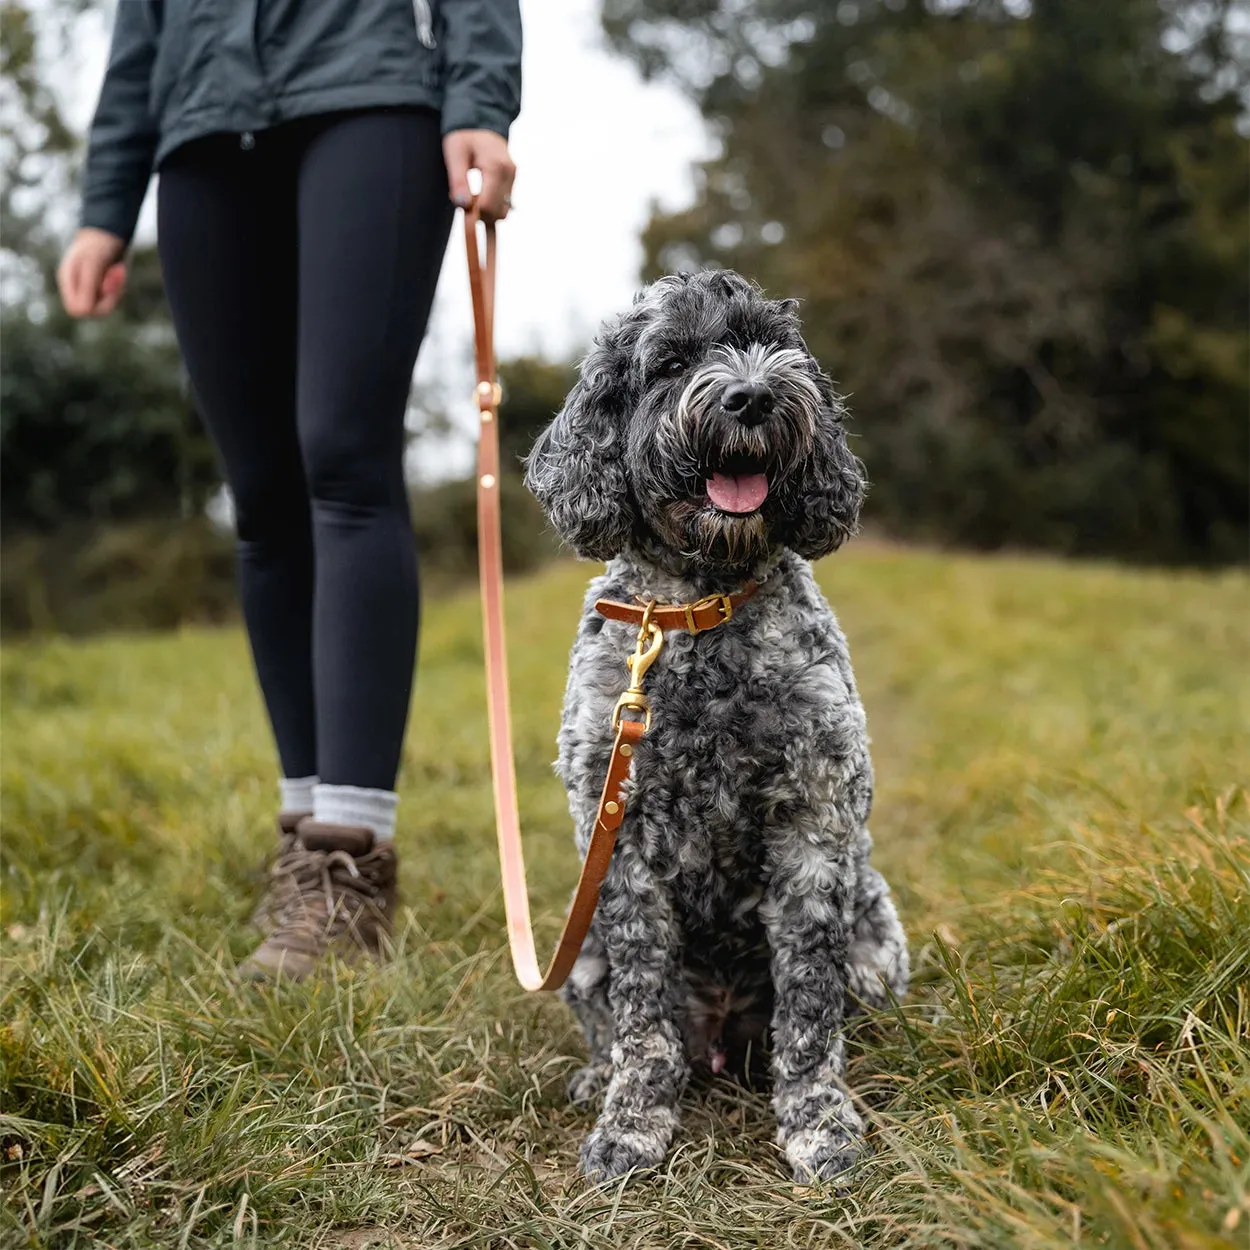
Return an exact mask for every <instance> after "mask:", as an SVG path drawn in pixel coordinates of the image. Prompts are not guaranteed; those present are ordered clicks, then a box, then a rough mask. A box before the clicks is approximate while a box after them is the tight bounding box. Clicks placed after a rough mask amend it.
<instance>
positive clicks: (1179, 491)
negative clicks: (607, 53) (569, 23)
mask: <svg viewBox="0 0 1250 1250" xmlns="http://www.w3.org/2000/svg"><path fill="white" fill-rule="evenodd" d="M604 22H605V26H606V29H607V31H608V34H609V37H610V38H611V40H612V42H613V44H614V45H615V47H616V48H617V49H618V50H619V51H620V52H621V54H622V55H625V56H629V57H632V58H633V59H634V60H635V61H636V62H637V63H638V65H639V66H640V67H641V69H642V70H643V72H644V73H647V74H653V75H654V74H663V75H667V76H670V77H672V78H674V79H675V80H677V81H678V82H679V83H680V84H681V85H682V86H683V87H684V88H685V89H686V90H687V91H688V92H690V93H691V95H692V96H693V97H694V98H695V99H696V100H697V101H698V103H699V105H700V107H701V109H702V111H703V114H704V116H705V117H706V118H707V120H708V123H709V124H710V125H711V126H712V127H713V130H714V132H715V133H716V134H717V135H718V136H719V137H720V140H721V153H720V155H719V156H718V157H717V158H716V159H715V160H713V161H711V162H710V163H709V164H707V165H706V166H705V167H704V169H703V170H702V176H701V179H700V186H699V193H698V198H697V200H696V202H695V203H694V204H693V205H692V206H691V207H690V208H689V209H688V210H687V211H685V212H681V213H677V214H674V215H667V216H666V215H662V214H661V215H657V216H655V217H653V219H652V221H651V223H650V226H649V228H648V231H647V235H646V247H647V262H646V268H647V275H648V276H654V275H655V274H657V273H660V272H663V271H665V270H671V269H675V268H690V267H693V266H697V265H706V264H719V265H728V266H732V267H734V268H737V269H740V270H742V271H743V272H745V273H748V274H750V275H752V276H753V277H755V278H757V279H758V280H759V281H760V282H762V283H763V285H764V286H765V287H766V288H767V289H769V290H770V291H773V292H776V293H784V294H787V295H796V296H799V297H801V298H802V299H803V301H804V316H805V320H806V331H807V334H808V336H809V340H810V343H811V345H812V347H813V348H814V350H815V351H816V353H817V355H818V356H820V357H821V359H822V360H823V361H824V362H825V363H826V365H827V367H828V368H829V369H830V371H831V372H832V373H833V374H834V376H835V377H836V379H837V380H838V382H839V383H840V385H841V386H842V387H843V388H844V389H845V390H846V391H849V392H850V393H851V396H852V398H851V409H852V412H853V413H854V414H855V425H854V427H853V428H854V430H855V432H856V433H857V434H858V436H859V450H860V452H861V454H862V455H863V457H864V459H865V460H866V462H867V465H868V470H869V476H870V477H871V479H872V480H873V482H874V491H873V494H872V497H871V501H870V505H869V516H870V518H871V519H872V520H874V521H875V522H877V523H879V524H881V525H884V526H885V527H887V528H888V529H890V530H891V531H893V532H895V533H898V534H901V535H904V536H918V537H924V538H931V539H937V540H940V541H945V542H954V543H961V544H970V545H974V546H978V547H997V546H1000V545H1003V544H1011V545H1021V546H1030V547H1046V548H1050V549H1053V550H1057V551H1060V552H1065V553H1087V554H1110V555H1116V556H1121V557H1127V558H1130V559H1136V560H1151V561H1195V562H1208V561H1227V560H1240V559H1244V558H1245V556H1246V554H1247V513H1248V511H1250V496H1248V494H1247V465H1248V461H1250V440H1248V438H1247V428H1248V427H1247V419H1248V415H1250V391H1248V389H1247V387H1248V378H1250V348H1248V342H1247V289H1246V286H1247V273H1248V266H1250V248H1248V244H1250V221H1248V219H1247V187H1248V181H1247V178H1248V168H1247V144H1246V139H1245V136H1244V134H1242V133H1240V132H1239V130H1238V118H1239V116H1244V113H1245V108H1246V103H1247V95H1246V89H1247V74H1248V73H1250V43H1248V42H1247V36H1248V35H1250V9H1248V8H1247V6H1245V5H1244V4H1233V3H1231V0H1225V2H1223V3H1221V2H1219V0H1198V2H1187V0H1115V3H1090V2H1089V0H1033V2H1032V3H1031V4H1030V3H1026V2H1024V0H928V2H927V3H924V2H922V0H838V2H830V3H821V4H814V3H811V0H741V2H739V3H716V2H714V0H605V3H604Z"/></svg>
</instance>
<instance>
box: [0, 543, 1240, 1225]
mask: <svg viewBox="0 0 1250 1250" xmlns="http://www.w3.org/2000/svg"><path fill="white" fill-rule="evenodd" d="M586 575H587V569H586V568H585V567H584V566H574V565H570V564H560V565H555V566H552V567H551V568H550V569H549V570H548V571H547V572H545V573H544V574H542V575H541V576H539V577H535V578H533V579H531V580H527V581H524V582H520V583H517V584H516V585H515V586H514V587H513V588H512V590H511V593H510V599H509V614H510V621H511V628H512V654H513V683H514V697H513V704H514V708H515V709H516V714H517V721H518V723H517V734H518V739H519V745H518V751H519V756H520V759H519V769H520V778H521V784H522V801H523V805H524V813H525V817H526V823H527V826H528V830H529V832H528V835H527V836H528V851H529V855H530V859H531V865H530V871H531V882H532V887H533V889H534V895H535V900H534V901H535V907H536V910H537V913H538V914H539V916H540V917H541V919H542V926H541V928H542V934H541V935H542V936H543V938H544V939H550V938H551V937H552V936H553V934H554V931H555V929H556V926H557V923H558V919H559V916H558V912H559V909H560V907H561V906H562V904H563V902H564V900H565V898H566V897H567V893H568V890H569V888H570V886H571V884H572V882H573V880H574V878H575V868H576V865H575V863H574V861H573V857H572V853H571V841H570V834H569V829H568V823H567V818H566V816H565V812H564V806H563V795H562V793H561V791H560V789H559V786H558V784H557V783H556V781H555V780H554V778H553V777H552V775H551V772H550V767H549V763H550V759H551V757H552V755H553V753H554V747H553V738H554V734H555V728H556V724H557V716H558V708H559V700H560V697H561V693H562V689H563V679H564V662H565V655H566V651H567V645H568V642H569V640H570V638H571V634H572V629H573V626H574V623H575V620H576V613H577V607H578V603H579V601H580V597H581V591H582V586H583V583H584V580H585V577H586ZM821 578H822V582H823V584H824V586H825V588H826V590H827V592H828V594H829V596H830V598H831V600H832V602H833V603H834V605H835V607H836V608H837V610H838V612H839V616H840V618H841V620H842V622H843V625H844V627H845V629H846V631H847V634H848V635H849V638H850V641H851V646H852V654H853V656H854V659H855V662H856V669H857V673H858V676H859V680H860V685H861V689H862V694H863V697H864V700H865V703H866V706H867V708H868V715H869V725H870V728H871V730H872V734H873V741H874V752H875V760H876V765H877V772H878V790H877V807H876V811H875V814H874V820H873V831H874V834H875V837H876V840H877V845H878V862H879V864H880V866H881V867H882V868H883V870H884V871H885V872H886V874H887V876H888V877H889V878H890V880H891V881H892V883H893V885H894V888H895V890H896V893H897V896H898V899H899V904H900V909H901V912H902V914H903V918H904V921H905V923H906V924H907V927H908V930H909V933H910V936H911V941H912V958H913V964H914V967H915V970H916V975H915V988H914V990H913V992H912V994H911V996H910V997H909V998H908V999H907V1000H906V1001H905V1002H904V1003H903V1004H902V1005H901V1006H900V1007H899V1008H898V1009H897V1010H895V1011H893V1012H891V1013H888V1014H887V1015H886V1016H885V1017H881V1018H878V1019H876V1020H875V1021H872V1022H870V1023H864V1024H861V1025H859V1026H858V1027H857V1028H856V1029H855V1030H854V1032H853V1035H852V1038H851V1042H850V1047H849V1053H850V1056H851V1061H850V1070H849V1080H850V1083H851V1086H852V1088H853V1089H854V1091H855V1092H856V1094H857V1096H858V1097H859V1099H860V1100H861V1103H862V1105H863V1107H864V1109H865V1113H866V1115H867V1116H868V1118H869V1120H870V1123H871V1142H872V1148H873V1150H872V1154H871V1156H870V1157H869V1158H868V1159H867V1161H866V1162H865V1163H864V1164H863V1165H862V1166H861V1167H860V1168H859V1169H858V1170H857V1172H856V1173H855V1174H853V1175H852V1176H851V1177H850V1178H849V1179H848V1180H847V1182H846V1183H845V1184H844V1185H841V1186H839V1187H833V1186H829V1187H822V1188H811V1189H804V1188H796V1187H795V1186H793V1185H792V1184H791V1182H790V1180H789V1178H788V1177H787V1175H786V1174H785V1172H784V1170H783V1168H782V1166H781V1161H780V1158H779V1154H778V1152H777V1150H776V1148H775V1147H774V1146H773V1145H772V1142H771V1124H770V1116H769V1113H768V1108H767V1102H766V1098H765V1097H764V1096H762V1095H759V1094H748V1093H745V1092H743V1091H741V1090H739V1089H737V1088H736V1087H734V1086H731V1085H729V1084H727V1083H725V1084H718V1085H715V1086H713V1087H712V1088H711V1089H710V1090H702V1091H692V1093H691V1094H690V1095H689V1096H688V1098H687V1107H686V1112H685V1122H684V1129H683V1132H682V1134H681V1136H680V1138H679V1141H678V1144H677V1147H676V1149H675V1150H674V1151H673V1153H672V1155H671V1157H670V1159H669V1161H668V1163H667V1165H666V1166H665V1168H664V1169H663V1170H662V1171H660V1172H659V1173H658V1174H654V1175H652V1176H650V1177H647V1178H640V1179H635V1180H633V1181H632V1182H630V1183H624V1184H622V1183H619V1182H618V1183H615V1184H610V1185H606V1186H603V1187H600V1188H592V1187H588V1186H587V1185H586V1184H584V1183H583V1182H582V1181H581V1180H580V1179H579V1178H578V1177H577V1175H576V1173H575V1169H574V1164H575V1160H576V1151H577V1145H578V1142H579V1140H580V1138H581V1136H582V1135H583V1134H584V1133H585V1132H586V1131H587V1129H588V1128H589V1125H590V1122H591V1115H590V1113H587V1112H582V1111H576V1110H572V1109H570V1108H569V1107H567V1106H566V1104H565V1101H564V1096H563V1090H564V1082H565V1079H566V1077H567V1075H568V1073H569V1072H570V1070H571V1069H572V1068H573V1067H574V1066H575V1065H576V1064H577V1062H578V1058H577V1057H578V1055H579V1054H580V1041H579V1039H578V1036H577V1035H576V1033H575V1031H574V1029H573V1027H572V1024H571V1018H570V1016H569V1015H568V1013H567V1012H566V1010H565V1008H564V1007H563V1005H562V1004H561V1003H559V1002H558V1001H556V1000H554V999H550V998H545V997H531V996H526V995H524V994H523V993H522V992H521V991H520V990H519V989H518V988H517V987H516V985H515V983H514V982H513V980H512V977H511V971H510V967H509V965H508V961H507V956H506V953H505V952H504V951H503V950H502V946H501V943H502V941H503V929H502V923H501V919H502V906H501V900H500V895H499V891H498V886H497V881H496V875H495V873H496V867H495V858H494V847H493V830H492V826H491V817H490V796H489V772H488V764H487V756H486V744H485V737H484V712H483V690H482V680H481V675H480V635H479V626H478V617H477V605H476V600H475V598H474V597H473V596H472V595H465V596H463V597H460V598H452V599H444V600H440V601H438V602H435V603H433V604H431V605H430V606H429V608H428V611H427V620H426V628H425V632H424V636H423V641H422V661H421V671H420V679H419V683H418V689H417V697H416V710H415V713H414V719H413V725H412V731H411V733H410V735H409V741H408V746H407V754H406V757H405V762H404V769H403V776H402V781H401V786H402V790H403V793H404V803H403V805H402V807H401V822H402V828H401V835H400V836H401V839H402V840H401V843H400V846H401V848H402V853H403V886H404V890H405V894H406V899H407V902H408V905H409V909H410V910H408V911H406V912H405V913H404V916H405V928H404V932H403V935H402V943H401V945H402V950H401V955H400V958H399V959H398V960H397V961H396V962H395V963H394V964H393V965H391V966H390V967H388V968H386V969H383V970H376V971H374V970H365V971H351V970H349V969H347V968H342V967H340V968H337V969H334V970H332V971H331V973H329V974H328V975H327V976H326V977H324V978H323V979H321V980H319V981H317V982H315V983H312V984H309V985H305V986H285V987H279V988H276V989H275V988H267V989H256V988H248V987H245V986H240V985H238V984H236V982H235V981H234V979H233V978H232V968H233V966H234V963H235V961H236V960H237V959H239V958H240V957H241V956H242V955H243V954H244V953H245V952H246V951H247V950H248V949H249V945H250V943H251V942H252V941H253V940H254V938H253V935H252V934H251V933H250V932H249V931H248V929H247V927H246V917H247V915H248V913H249V911H250V908H251V906H252V903H253V901H254V898H255V890H256V887H257V883H258V880H259V876H258V873H257V867H258V864H259V861H260V860H261V859H262V857H263V856H264V854H265V852H266V851H267V850H268V848H269V845H270V842H271V833H270V828H269V821H270V820H271V816H272V799H273V790H274V778H273V774H272V765H271V762H270V759H271V752H270V744H269V740H268V731H267V728H266V725H265V723H264V720H263V717H262V714H261V711H260V707H259V704H258V700H257V696H256V694H255V692H254V689H253V683H252V677H251V672H250V668H249V662H248V658H247V653H246V649H245V645H244V642H243V640H242V638H241V636H240V634H239V633H238V631H237V630H234V629H221V630H198V631H197V630H188V631H185V632H182V633H179V634H171V635H163V636H151V637H113V638H107V639H102V640H97V641H91V642H87V643H80V644H70V643H66V642H59V641H49V642H46V643H40V644H33V643H32V644H25V645H21V646H12V647H9V648H8V649H7V650H6V651H5V653H4V655H3V695H4V707H3V716H4V722H3V729H4V734H3V838H4V843H3V854H4V871H3V908H4V910H3V923H2V931H3V936H2V938H0V941H2V943H3V945H2V948H0V953H2V956H3V973H4V975H3V989H2V991H0V995H2V1010H0V1064H2V1066H0V1096H2V1099H3V1102H2V1105H0V1178H2V1180H3V1190H4V1199H3V1201H4V1205H3V1209H2V1210H0V1243H2V1244H3V1245H4V1246H5V1247H9V1246H13V1247H17V1246H26V1245H29V1246H48V1247H71V1246H76V1247H87V1246H92V1247H96V1246H113V1247H139V1246H170V1247H184V1248H192V1247H203V1246H220V1245H253V1246H284V1245H298V1246H315V1247H373V1246H377V1247H382V1246H395V1247H451V1246H456V1247H469V1246H475V1247H496V1246H525V1247H529V1246H534V1247H552V1248H554V1247H575V1246H584V1247H617V1246H631V1247H632V1246H648V1247H650V1246H655V1247H666V1246H674V1247H696V1246H698V1247H724V1248H735V1250H736V1248H738V1247H748V1246H767V1247H799V1246H803V1247H808V1246H813V1247H816V1246H831V1247H832V1246H846V1247H850V1246H861V1245H862V1246H870V1247H890V1248H894V1247H920V1246H942V1247H946V1246H953V1247H1000V1246H1001V1247H1025V1248H1028V1250H1032V1248H1038V1250H1041V1248H1044V1247H1060V1246H1071V1245H1081V1246H1110V1247H1121V1246H1122V1247H1131V1248H1133V1250H1200V1248H1201V1250H1206V1248H1209V1247H1224V1246H1228V1247H1245V1246H1246V1245H1247V1244H1248V1243H1250V805H1248V799H1247V793H1246V790H1245V789H1244V787H1245V785H1246V783H1247V777H1248V776H1250V734H1248V732H1247V720H1246V714H1247V709H1248V708H1250V666H1248V664H1247V658H1248V657H1250V579H1248V578H1247V577H1246V575H1245V574H1244V573H1226V574H1218V575H1198V574H1184V575H1181V574H1162V573H1139V572H1127V571H1123V570H1119V569H1116V568H1112V567H1105V566H1097V565H1064V564H1061V563H1057V562H1050V561H1044V560H1035V559H1024V558H1006V557H1003V558H972V557H955V556H949V555H940V554H935V553H925V552H916V551H901V550H896V549H893V548H890V547H885V546H874V545H872V544H867V543H865V544H861V545H860V546H858V547H856V546H854V545H853V546H852V548H851V550H850V551H848V552H847V553H845V554H842V555H839V556H837V557H835V558H834V559H832V560H830V561H828V562H827V563H825V564H824V565H823V566H822V568H821ZM623 671H624V669H623V668H622V672H623Z"/></svg>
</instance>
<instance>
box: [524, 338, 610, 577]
mask: <svg viewBox="0 0 1250 1250" xmlns="http://www.w3.org/2000/svg"><path fill="white" fill-rule="evenodd" d="M616 339H617V333H616V332H613V331H610V332H607V333H605V334H604V336H603V338H602V339H601V340H600V342H599V343H597V344H596V346H595V348H594V349H593V350H592V351H591V353H590V355H589V356H587V357H586V359H585V361H583V363H582V370H581V376H580V378H579V379H578V382H577V385H576V386H574V387H573V389H572V391H570V392H569V396H568V398H567V399H566V400H565V401H564V407H563V409H561V411H560V412H559V413H558V414H557V415H556V418H555V420H554V421H552V423H551V424H550V425H549V426H548V427H547V428H546V429H545V430H544V431H543V432H542V433H541V434H540V435H539V436H538V439H537V440H536V441H535V443H534V446H533V448H532V449H531V451H530V454H529V456H528V457H526V461H525V485H526V486H528V487H529V489H530V491H531V492H532V493H533V495H534V497H535V498H536V499H537V500H538V502H539V503H540V504H542V506H543V508H544V509H545V511H546V513H547V515H548V516H549V517H550V518H551V523H552V525H554V526H555V528H556V529H557V530H558V531H559V533H560V536H561V537H562V538H563V539H564V540H565V542H567V543H568V544H569V546H571V547H572V548H573V550H574V551H576V552H577V554H578V555H579V556H582V557H584V558H586V559H590V560H611V559H612V557H613V556H615V555H617V554H618V553H619V552H620V551H621V549H622V548H623V547H624V546H625V544H626V542H627V541H628V539H629V535H630V532H631V531H632V529H633V525H634V508H633V504H632V499H631V494H630V490H629V480H628V477H627V475H626V471H625V439H626V425H627V420H626V418H627V416H628V413H629V404H630V386H629V353H628V352H626V351H624V350H623V349H621V348H620V347H619V346H618V345H617V343H616Z"/></svg>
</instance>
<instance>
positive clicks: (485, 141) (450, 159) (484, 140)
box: [443, 130, 516, 221]
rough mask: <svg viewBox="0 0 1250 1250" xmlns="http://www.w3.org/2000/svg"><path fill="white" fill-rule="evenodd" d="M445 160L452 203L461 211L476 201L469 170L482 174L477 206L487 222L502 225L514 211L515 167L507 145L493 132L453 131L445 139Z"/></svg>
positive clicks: (504, 140) (503, 139)
mask: <svg viewBox="0 0 1250 1250" xmlns="http://www.w3.org/2000/svg"><path fill="white" fill-rule="evenodd" d="M443 160H445V161H446V162H447V184H448V186H449V188H450V190H451V201H452V203H453V204H455V205H457V206H458V207H460V208H465V207H467V206H468V203H469V201H470V200H471V199H472V198H473V193H472V192H471V191H470V190H469V170H470V169H478V170H481V173H482V193H481V195H480V196H479V197H478V203H479V204H480V205H481V208H482V216H483V217H484V218H486V220H488V221H502V220H503V219H504V218H505V217H506V216H507V215H508V210H509V209H510V208H511V207H512V180H513V179H514V178H515V177H516V166H515V165H514V164H513V163H512V157H511V156H509V155H508V141H507V140H506V139H505V138H504V137H503V136H502V135H497V134H496V133H495V132H494V131H493V130H453V131H452V132H451V133H450V134H449V135H446V136H445V137H444V139H443Z"/></svg>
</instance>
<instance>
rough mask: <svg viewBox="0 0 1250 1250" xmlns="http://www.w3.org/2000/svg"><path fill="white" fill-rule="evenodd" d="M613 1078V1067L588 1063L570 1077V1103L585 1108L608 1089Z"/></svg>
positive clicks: (605, 1064)
mask: <svg viewBox="0 0 1250 1250" xmlns="http://www.w3.org/2000/svg"><path fill="white" fill-rule="evenodd" d="M611 1078H612V1065H611V1064H607V1063H601V1064H594V1063H588V1064H587V1065H586V1066H585V1067H584V1068H578V1069H577V1071H576V1072H574V1073H573V1075H572V1076H571V1077H569V1102H571V1103H572V1104H573V1105H574V1106H575V1107H583V1106H585V1105H586V1104H587V1103H588V1102H593V1101H594V1100H595V1099H596V1098H597V1097H598V1096H599V1095H600V1094H601V1093H602V1092H603V1091H604V1089H605V1088H606V1087H607V1084H608V1081H609V1080H611Z"/></svg>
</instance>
